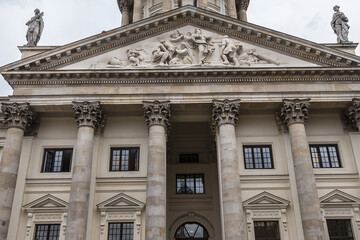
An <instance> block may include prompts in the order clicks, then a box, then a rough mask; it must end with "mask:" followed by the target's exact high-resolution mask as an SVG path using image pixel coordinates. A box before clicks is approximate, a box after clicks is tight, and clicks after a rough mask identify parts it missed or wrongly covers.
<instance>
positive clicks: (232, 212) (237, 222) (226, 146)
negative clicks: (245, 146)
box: [219, 124, 245, 240]
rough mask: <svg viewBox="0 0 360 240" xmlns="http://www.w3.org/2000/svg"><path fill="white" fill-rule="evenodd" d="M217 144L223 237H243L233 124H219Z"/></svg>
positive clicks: (235, 238) (237, 239)
mask: <svg viewBox="0 0 360 240" xmlns="http://www.w3.org/2000/svg"><path fill="white" fill-rule="evenodd" d="M219 145H220V166H221V184H222V201H223V202H222V204H223V211H224V216H223V217H224V231H225V239H226V240H240V239H245V235H244V218H243V207H242V203H241V190H240V177H239V171H238V169H239V168H238V157H237V146H236V137H235V126H234V125H232V124H223V125H220V126H219Z"/></svg>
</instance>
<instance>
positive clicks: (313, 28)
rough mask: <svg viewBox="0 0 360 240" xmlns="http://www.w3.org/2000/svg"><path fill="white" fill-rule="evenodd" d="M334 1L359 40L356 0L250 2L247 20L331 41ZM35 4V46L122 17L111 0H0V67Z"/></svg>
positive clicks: (114, 23) (1, 92) (0, 85)
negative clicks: (39, 17) (39, 15)
mask: <svg viewBox="0 0 360 240" xmlns="http://www.w3.org/2000/svg"><path fill="white" fill-rule="evenodd" d="M336 4H337V5H340V6H341V8H340V11H342V12H344V13H345V15H346V16H347V17H348V18H349V19H350V22H349V25H350V34H349V39H350V40H351V41H353V42H360V14H359V11H360V1H359V0H302V1H299V0H271V1H270V0H251V4H250V7H249V10H248V20H249V22H251V23H254V24H257V25H261V26H264V27H268V28H271V29H274V30H277V31H281V32H284V33H287V34H291V35H294V36H297V37H300V38H305V39H308V40H311V41H314V42H318V43H334V42H336V36H335V35H334V33H333V31H332V30H331V27H330V21H331V18H332V14H333V10H332V8H333V6H334V5H336ZM35 8H39V9H40V10H41V11H44V12H45V15H44V21H45V28H44V32H43V35H42V38H41V40H40V42H39V44H38V45H50V46H54V45H63V44H66V43H69V42H73V41H76V40H79V39H82V38H85V37H88V36H91V35H94V34H97V33H100V32H102V31H103V30H110V29H112V28H115V27H118V26H119V25H120V19H121V16H120V12H119V10H118V6H117V3H116V0H61V1H59V0H1V1H0V32H1V38H0V65H1V66H2V65H5V64H8V63H10V62H13V61H16V60H18V59H20V52H19V50H18V49H17V46H21V45H23V44H25V43H26V40H25V34H26V30H27V26H25V23H26V22H27V21H28V20H29V19H30V18H31V17H32V16H33V15H34V13H33V11H34V9H35ZM357 54H360V47H359V50H358V51H357ZM11 94H12V89H11V87H10V86H9V85H8V84H7V83H6V81H5V80H4V79H3V78H2V77H1V76H0V96H7V95H11Z"/></svg>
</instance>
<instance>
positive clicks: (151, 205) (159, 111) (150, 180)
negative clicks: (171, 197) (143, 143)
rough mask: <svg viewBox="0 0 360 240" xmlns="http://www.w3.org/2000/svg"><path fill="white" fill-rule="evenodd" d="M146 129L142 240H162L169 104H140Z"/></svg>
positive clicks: (164, 102) (163, 237)
mask: <svg viewBox="0 0 360 240" xmlns="http://www.w3.org/2000/svg"><path fill="white" fill-rule="evenodd" d="M143 106H144V112H145V115H144V117H145V119H146V123H147V125H148V127H149V154H148V165H147V166H148V167H147V187H146V223H145V239H146V240H165V239H166V132H167V130H168V129H169V126H170V123H169V121H170V101H162V102H160V101H153V102H148V101H144V102H143Z"/></svg>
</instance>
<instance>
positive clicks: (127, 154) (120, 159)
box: [110, 148, 140, 172]
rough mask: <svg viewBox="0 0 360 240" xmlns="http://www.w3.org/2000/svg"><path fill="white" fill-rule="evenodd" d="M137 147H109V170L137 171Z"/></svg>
mask: <svg viewBox="0 0 360 240" xmlns="http://www.w3.org/2000/svg"><path fill="white" fill-rule="evenodd" d="M139 151H140V150H139V148H111V156H110V158H111V159H110V171H112V172H113V171H139Z"/></svg>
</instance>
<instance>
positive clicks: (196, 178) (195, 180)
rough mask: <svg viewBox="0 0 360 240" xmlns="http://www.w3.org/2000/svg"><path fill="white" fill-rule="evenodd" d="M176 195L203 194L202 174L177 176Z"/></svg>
mask: <svg viewBox="0 0 360 240" xmlns="http://www.w3.org/2000/svg"><path fill="white" fill-rule="evenodd" d="M176 193H177V194H202V193H204V174H177V175H176Z"/></svg>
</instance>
